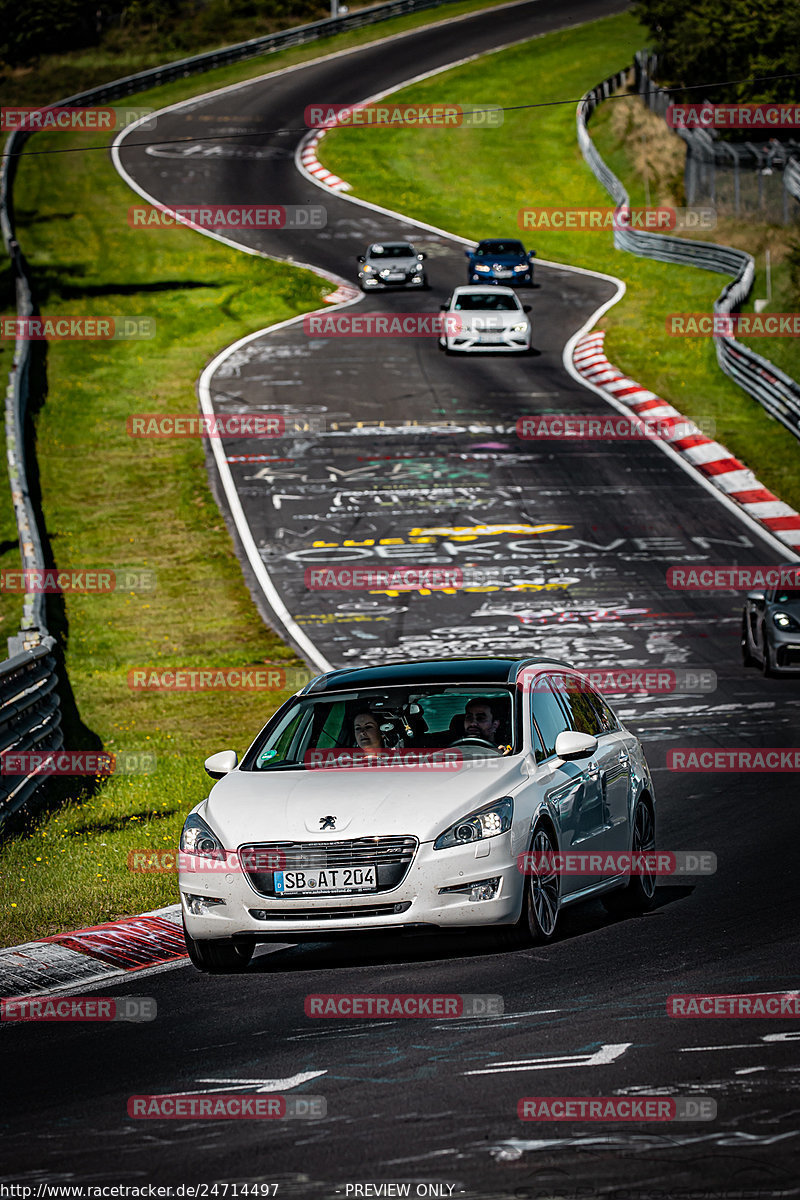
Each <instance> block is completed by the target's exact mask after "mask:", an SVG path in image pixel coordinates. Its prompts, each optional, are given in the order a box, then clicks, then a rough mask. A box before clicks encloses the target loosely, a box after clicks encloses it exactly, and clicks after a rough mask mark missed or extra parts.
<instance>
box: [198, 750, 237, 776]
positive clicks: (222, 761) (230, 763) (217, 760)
mask: <svg viewBox="0 0 800 1200" xmlns="http://www.w3.org/2000/svg"><path fill="white" fill-rule="evenodd" d="M238 761H239V756H238V755H237V753H236V751H235V750H220V751H219V753H217V754H212V755H211V757H210V758H207V759H206V761H205V762H204V763H203V766H204V767H205V769H206V773H207V774H208V775H210V776H211V778H212V779H222V778H223V776H225V775H227V774H229V772H231V771H232V770H233V768H234V767H235V766H236V764H237V763H238Z"/></svg>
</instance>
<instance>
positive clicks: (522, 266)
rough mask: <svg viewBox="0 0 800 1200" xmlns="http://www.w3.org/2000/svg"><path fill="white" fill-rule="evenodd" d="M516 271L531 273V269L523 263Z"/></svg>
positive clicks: (515, 268)
mask: <svg viewBox="0 0 800 1200" xmlns="http://www.w3.org/2000/svg"><path fill="white" fill-rule="evenodd" d="M514 270H515V271H530V267H527V266H525V265H524V264H522V263H521V264H520V265H519V266H518V267H514Z"/></svg>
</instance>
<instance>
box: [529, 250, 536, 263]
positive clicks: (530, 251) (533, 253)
mask: <svg viewBox="0 0 800 1200" xmlns="http://www.w3.org/2000/svg"><path fill="white" fill-rule="evenodd" d="M532 258H536V251H535V250H529V251H528V261H529V262H530V260H531V259H532Z"/></svg>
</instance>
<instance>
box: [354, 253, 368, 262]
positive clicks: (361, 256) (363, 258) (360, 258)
mask: <svg viewBox="0 0 800 1200" xmlns="http://www.w3.org/2000/svg"><path fill="white" fill-rule="evenodd" d="M366 261H367V259H366V256H365V255H364V254H359V255H358V257H357V258H356V262H366Z"/></svg>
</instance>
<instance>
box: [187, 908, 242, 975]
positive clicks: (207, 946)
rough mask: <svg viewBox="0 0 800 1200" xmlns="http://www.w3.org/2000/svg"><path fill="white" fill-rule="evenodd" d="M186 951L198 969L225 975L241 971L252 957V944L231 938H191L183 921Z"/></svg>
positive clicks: (212, 973)
mask: <svg viewBox="0 0 800 1200" xmlns="http://www.w3.org/2000/svg"><path fill="white" fill-rule="evenodd" d="M183 936H184V938H185V940H186V952H187V954H188V955H189V958H190V959H191V960H192V962H193V963H194V965H195V966H196V967H197V969H198V971H205V972H206V973H207V974H209V975H227V974H232V973H235V972H237V971H243V970H244V969H245V967H246V966H247V965H248V963H249V962H250V959H251V958H252V957H253V952H254V950H255V946H254V945H247V944H241V943H239V942H235V941H234V940H233V938H202V939H200V938H193V937H191V935H190V934H189V933H187V930H186V922H185V921H184V923H183Z"/></svg>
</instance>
